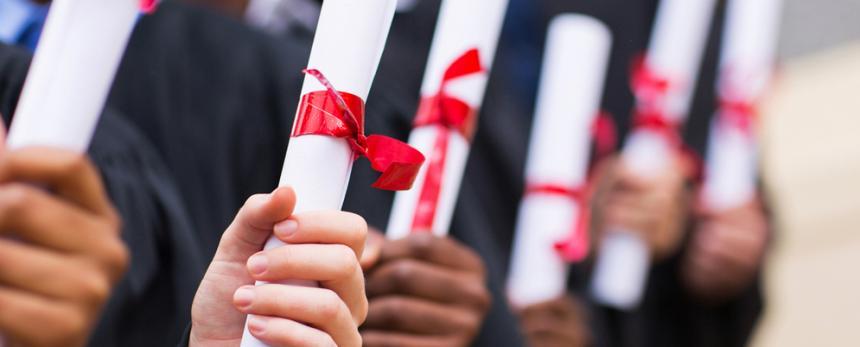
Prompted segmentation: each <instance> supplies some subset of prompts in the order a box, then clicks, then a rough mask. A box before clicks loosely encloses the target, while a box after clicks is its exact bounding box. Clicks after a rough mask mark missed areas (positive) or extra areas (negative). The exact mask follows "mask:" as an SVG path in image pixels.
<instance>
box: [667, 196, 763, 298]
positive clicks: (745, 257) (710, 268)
mask: <svg viewBox="0 0 860 347" xmlns="http://www.w3.org/2000/svg"><path fill="white" fill-rule="evenodd" d="M696 219H697V220H696V227H695V229H694V231H693V234H692V235H691V240H690V244H689V247H688V250H687V253H686V255H685V258H684V266H683V267H682V275H683V278H684V281H685V283H686V285H687V288H688V289H689V290H690V291H691V292H692V293H693V294H695V295H696V296H698V297H699V298H701V299H705V300H708V301H719V300H722V299H726V298H729V297H731V296H733V295H735V294H737V293H738V292H740V291H742V290H743V289H744V288H747V287H748V286H749V285H750V284H751V282H752V281H753V280H754V279H755V276H756V274H757V273H758V272H759V270H760V269H761V266H762V262H763V260H764V255H765V252H766V250H767V244H768V239H769V227H768V222H767V218H766V217H765V213H764V210H763V208H762V206H761V204H760V203H759V202H757V201H756V202H750V203H748V204H746V205H744V206H741V207H738V208H735V209H731V210H727V211H722V212H713V211H705V210H704V209H702V210H700V211H699V213H698V214H697V217H696Z"/></svg>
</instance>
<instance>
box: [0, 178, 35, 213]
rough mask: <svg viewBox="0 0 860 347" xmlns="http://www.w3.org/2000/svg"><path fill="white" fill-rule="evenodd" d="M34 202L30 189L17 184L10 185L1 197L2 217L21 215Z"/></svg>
mask: <svg viewBox="0 0 860 347" xmlns="http://www.w3.org/2000/svg"><path fill="white" fill-rule="evenodd" d="M32 201H33V194H32V191H31V189H30V188H28V187H26V186H24V185H22V184H17V183H13V184H9V185H7V186H6V187H5V189H4V192H3V194H2V195H0V209H2V210H3V212H2V215H3V216H4V217H13V216H15V215H19V214H21V213H23V212H24V211H25V210H26V207H27V206H28V205H30V204H31V203H32Z"/></svg>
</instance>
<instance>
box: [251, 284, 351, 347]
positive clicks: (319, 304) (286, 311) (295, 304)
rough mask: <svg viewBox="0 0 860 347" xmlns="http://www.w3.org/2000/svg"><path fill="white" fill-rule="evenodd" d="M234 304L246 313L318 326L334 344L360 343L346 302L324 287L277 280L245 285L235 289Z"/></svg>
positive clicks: (348, 344)
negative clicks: (279, 282)
mask: <svg viewBox="0 0 860 347" xmlns="http://www.w3.org/2000/svg"><path fill="white" fill-rule="evenodd" d="M234 304H235V305H236V307H237V308H238V309H239V310H240V311H242V312H244V313H247V314H251V315H254V316H258V317H261V318H262V317H278V318H279V319H286V320H289V321H293V322H301V323H304V324H306V325H310V326H312V327H315V328H317V329H320V330H321V331H322V332H325V333H326V334H327V335H329V336H330V338H331V340H333V341H334V342H335V343H336V344H337V345H338V346H358V345H360V344H361V337H360V335H359V334H358V330H357V325H358V324H359V323H360V322H356V321H354V320H353V316H352V314H351V313H350V310H349V308H348V307H347V306H346V304H344V302H343V301H341V299H340V297H339V296H338V295H337V294H335V293H334V292H332V291H330V290H327V289H322V288H310V287H300V286H290V285H280V284H267V285H261V286H257V287H253V286H248V287H242V288H240V289H239V290H238V291H237V292H236V294H235V296H234ZM276 321H277V320H275V321H270V322H269V323H273V322H276ZM249 324H250V323H249ZM274 324H278V323H274ZM264 330H265V329H264ZM314 346H316V345H314Z"/></svg>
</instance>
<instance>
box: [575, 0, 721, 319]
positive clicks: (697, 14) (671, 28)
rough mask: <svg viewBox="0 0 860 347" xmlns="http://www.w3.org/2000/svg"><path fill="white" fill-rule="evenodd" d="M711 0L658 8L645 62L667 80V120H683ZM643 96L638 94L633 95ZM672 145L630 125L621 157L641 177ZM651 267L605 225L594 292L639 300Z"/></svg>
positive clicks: (643, 253) (667, 2) (629, 234)
mask: <svg viewBox="0 0 860 347" xmlns="http://www.w3.org/2000/svg"><path fill="white" fill-rule="evenodd" d="M715 3H716V1H715V0H663V1H661V2H660V7H659V9H658V12H657V17H656V21H655V25H654V31H653V33H652V36H651V44H650V47H649V49H648V52H647V54H646V56H645V61H646V63H647V67H648V68H649V69H650V70H651V71H652V72H653V73H654V74H655V75H658V76H662V77H665V78H666V79H667V80H668V81H670V83H671V85H670V88H669V90H668V92H667V93H666V95H665V98H663V100H661V105H660V108H661V111H662V112H663V113H664V114H665V116H666V117H667V118H668V119H667V120H669V121H673V122H677V123H683V122H684V120H685V119H686V117H687V113H688V112H689V108H690V104H691V102H692V98H693V93H694V91H695V85H696V76H697V74H698V71H699V67H700V66H701V61H702V56H703V54H704V50H705V44H706V41H707V36H708V29H709V28H710V25H711V21H712V18H713V12H714V9H715ZM638 102H643V100H638ZM675 150H676V148H675V147H674V146H673V144H671V143H669V141H667V139H666V137H665V136H663V135H662V134H658V133H655V132H652V131H648V130H647V129H645V130H637V131H634V132H633V133H632V134H631V135H630V138H629V139H628V141H627V144H626V146H625V148H624V151H623V153H622V163H623V165H625V166H626V167H627V168H629V169H632V170H633V171H635V172H638V173H640V174H641V175H642V177H644V178H649V177H653V176H654V175H657V174H659V173H660V171H661V170H663V169H664V168H665V167H667V166H668V164H669V162H668V161H669V160H670V158H671V157H672V153H673V151H675ZM649 267H650V252H649V250H648V248H647V245H646V244H645V243H644V241H643V240H641V239H639V237H638V236H637V235H636V234H635V233H634V232H633V231H628V230H621V229H620V228H617V227H612V226H610V230H608V231H607V233H606V234H605V237H604V239H603V242H602V243H601V249H600V250H599V253H598V259H597V263H596V268H595V272H594V278H593V279H592V287H591V291H592V294H593V296H594V298H595V299H596V300H597V301H598V302H600V303H603V304H606V305H609V306H613V307H616V308H620V309H632V308H635V307H636V306H638V305H639V302H640V300H641V298H642V295H643V291H644V289H645V284H646V282H647V274H648V269H649Z"/></svg>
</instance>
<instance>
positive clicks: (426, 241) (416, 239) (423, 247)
mask: <svg viewBox="0 0 860 347" xmlns="http://www.w3.org/2000/svg"><path fill="white" fill-rule="evenodd" d="M435 243H436V236H434V235H433V234H431V233H415V234H412V235H410V236H409V250H410V251H411V253H412V254H413V255H414V256H415V257H416V258H424V257H427V256H428V255H430V253H431V252H432V250H433V246H434V245H435Z"/></svg>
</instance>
